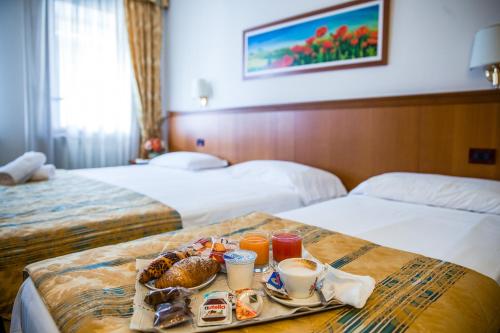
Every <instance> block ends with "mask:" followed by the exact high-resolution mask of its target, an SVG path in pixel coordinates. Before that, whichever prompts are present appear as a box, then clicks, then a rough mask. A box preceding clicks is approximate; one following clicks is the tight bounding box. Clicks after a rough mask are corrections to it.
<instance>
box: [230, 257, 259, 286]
mask: <svg viewBox="0 0 500 333" xmlns="http://www.w3.org/2000/svg"><path fill="white" fill-rule="evenodd" d="M256 258H257V254H256V253H255V252H253V251H246V250H236V251H232V252H227V253H225V254H224V261H225V262H226V271H227V285H228V286H229V288H231V289H232V290H239V289H245V288H252V283H253V268H254V265H255V259H256Z"/></svg>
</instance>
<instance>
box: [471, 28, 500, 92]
mask: <svg viewBox="0 0 500 333" xmlns="http://www.w3.org/2000/svg"><path fill="white" fill-rule="evenodd" d="M477 67H483V68H484V71H485V75H486V78H487V79H488V81H490V82H491V83H492V84H493V87H495V88H498V87H499V86H500V85H499V76H500V24H495V25H492V26H490V27H487V28H483V29H481V30H479V31H478V32H477V33H476V36H475V37H474V44H473V46H472V56H471V58H470V68H471V69H472V68H477Z"/></svg>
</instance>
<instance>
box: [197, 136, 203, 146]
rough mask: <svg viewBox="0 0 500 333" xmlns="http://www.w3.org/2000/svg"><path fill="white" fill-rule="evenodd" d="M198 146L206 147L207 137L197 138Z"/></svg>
mask: <svg viewBox="0 0 500 333" xmlns="http://www.w3.org/2000/svg"><path fill="white" fill-rule="evenodd" d="M196 147H205V139H202V138H198V139H196Z"/></svg>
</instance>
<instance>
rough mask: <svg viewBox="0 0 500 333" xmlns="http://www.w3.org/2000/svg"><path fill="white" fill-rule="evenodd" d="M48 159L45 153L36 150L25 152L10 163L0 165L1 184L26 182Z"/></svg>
mask: <svg viewBox="0 0 500 333" xmlns="http://www.w3.org/2000/svg"><path fill="white" fill-rule="evenodd" d="M46 160H47V158H46V157H45V155H44V154H43V153H38V152H34V151H30V152H27V153H24V154H23V155H22V156H20V157H18V158H16V159H15V160H14V161H12V162H10V163H9V164H6V165H4V166H3V167H0V185H16V184H20V183H24V182H25V181H27V180H28V179H30V178H31V176H33V174H34V173H35V171H37V170H38V169H40V167H41V166H42V165H43V164H44V163H45V161H46Z"/></svg>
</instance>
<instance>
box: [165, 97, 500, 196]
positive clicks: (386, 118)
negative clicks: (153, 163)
mask: <svg viewBox="0 0 500 333" xmlns="http://www.w3.org/2000/svg"><path fill="white" fill-rule="evenodd" d="M198 139H202V140H198ZM197 140H198V141H199V142H198V144H199V145H198V146H197ZM202 141H204V146H202V145H201V143H203V142H202ZM169 148H170V150H172V151H179V150H185V151H199V152H207V153H211V154H214V155H218V156H220V157H223V158H225V159H227V160H229V161H230V162H231V163H238V162H243V161H247V160H253V159H279V160H289V161H296V162H299V163H303V164H307V165H312V166H315V167H318V168H322V169H325V170H329V171H331V172H333V173H335V174H336V175H338V176H339V177H340V178H341V179H342V181H343V182H344V184H345V185H346V187H347V188H349V189H352V188H353V187H354V186H356V185H357V184H359V183H360V182H362V181H363V180H365V179H367V178H369V177H371V176H373V175H377V174H380V173H383V172H388V171H413V172H427V173H440V174H447V175H457V176H469V177H479V178H490V179H500V162H499V161H498V159H499V158H498V156H497V162H496V164H488V165H487V164H471V163H469V149H470V148H493V149H496V150H497V154H498V153H500V92H499V91H495V90H488V91H474V92H457V93H442V94H428V95H415V96H398V97H383V98H369V99H358V100H343V101H322V102H313V103H299V104H285V105H269V106H255V107H245V108H233V109H221V110H212V111H206V112H187V113H182V112H175V111H172V112H170V115H169Z"/></svg>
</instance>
